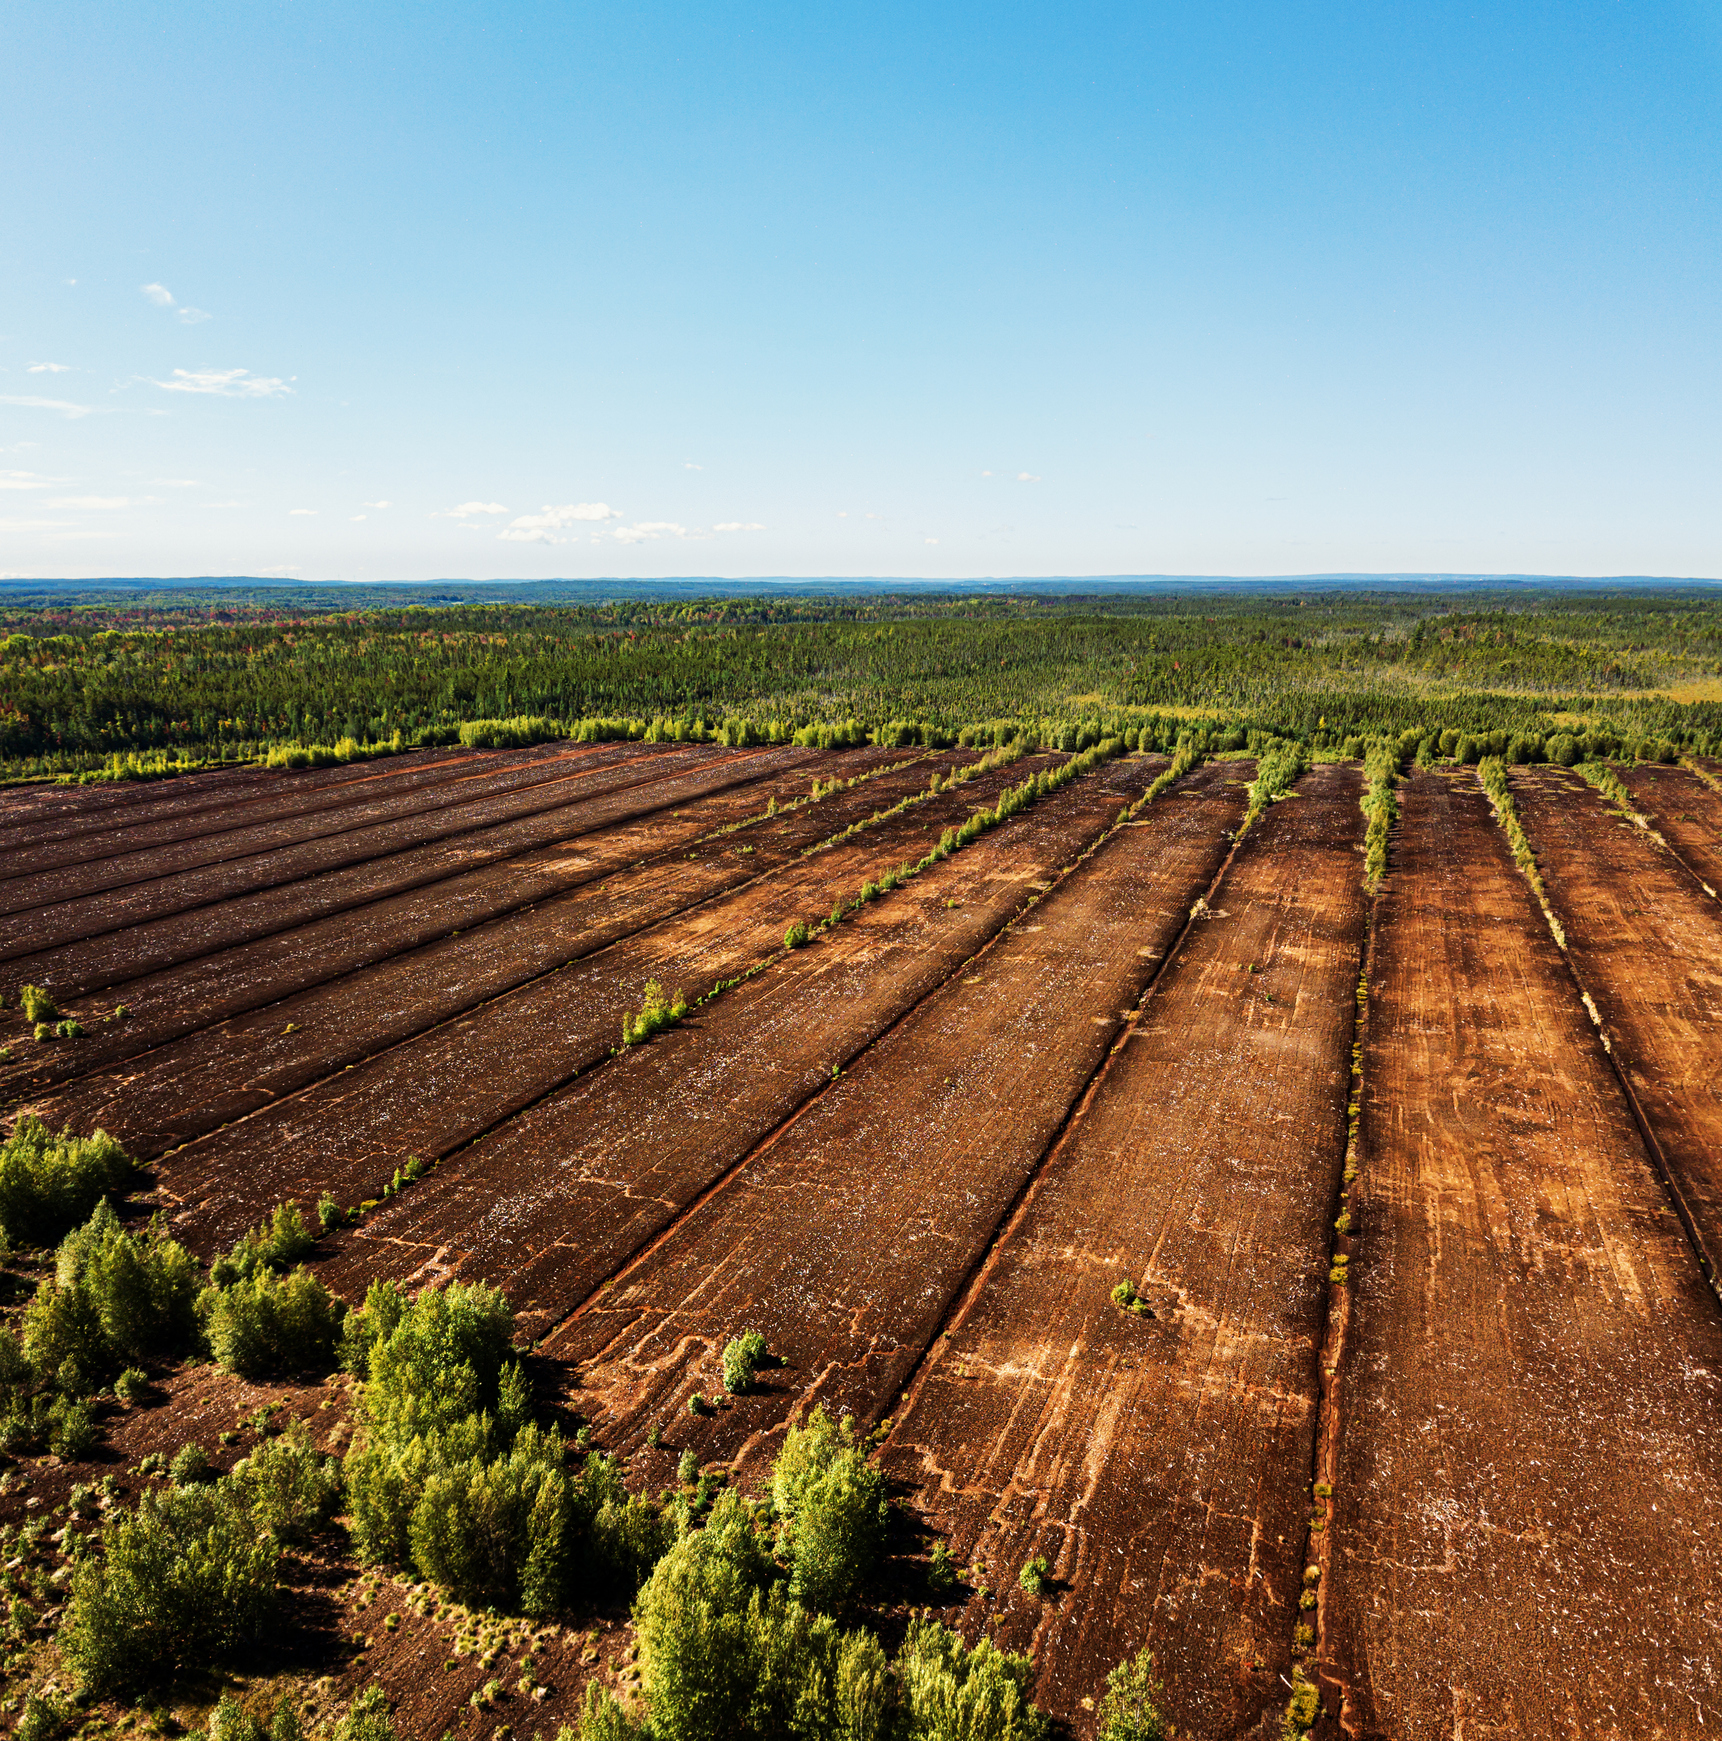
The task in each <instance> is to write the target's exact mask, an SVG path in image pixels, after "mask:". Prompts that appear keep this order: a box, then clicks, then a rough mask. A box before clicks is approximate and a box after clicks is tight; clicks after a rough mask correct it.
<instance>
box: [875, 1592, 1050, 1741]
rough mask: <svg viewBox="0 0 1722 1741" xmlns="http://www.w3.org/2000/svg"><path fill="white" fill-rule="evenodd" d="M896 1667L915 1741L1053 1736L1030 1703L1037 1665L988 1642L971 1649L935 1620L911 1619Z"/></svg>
mask: <svg viewBox="0 0 1722 1741" xmlns="http://www.w3.org/2000/svg"><path fill="white" fill-rule="evenodd" d="M897 1668H898V1673H899V1674H900V1676H901V1677H902V1683H903V1701H904V1704H905V1706H906V1707H907V1716H908V1720H909V1724H910V1726H911V1729H912V1733H913V1734H914V1735H915V1737H916V1741H1043V1738H1044V1737H1046V1736H1048V1735H1050V1733H1051V1728H1050V1725H1049V1724H1048V1722H1047V1720H1046V1718H1045V1717H1044V1716H1043V1715H1042V1714H1041V1713H1040V1712H1039V1711H1037V1710H1036V1709H1035V1708H1034V1706H1033V1705H1032V1704H1030V1703H1029V1698H1028V1689H1029V1683H1030V1681H1031V1680H1032V1679H1033V1675H1034V1665H1033V1663H1032V1662H1031V1661H1030V1660H1029V1659H1028V1658H1027V1657H1026V1656H1012V1655H1009V1654H1007V1653H1005V1652H1003V1651H1000V1650H996V1649H994V1647H993V1646H992V1644H991V1643H989V1642H988V1641H987V1640H986V1639H984V1638H983V1639H982V1640H981V1641H980V1643H979V1644H977V1645H976V1646H975V1647H974V1649H973V1650H970V1649H969V1648H968V1647H967V1646H966V1645H965V1644H964V1643H963V1641H962V1639H961V1638H960V1637H959V1636H958V1635H957V1634H956V1633H954V1632H952V1631H950V1630H948V1629H947V1628H946V1627H943V1626H941V1625H940V1624H939V1623H938V1622H937V1621H935V1620H916V1621H913V1622H911V1624H910V1626H909V1631H908V1634H907V1636H906V1637H905V1638H904V1640H903V1648H902V1650H901V1651H900V1652H899V1653H898V1657H897Z"/></svg>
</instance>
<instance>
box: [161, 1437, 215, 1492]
mask: <svg viewBox="0 0 1722 1741" xmlns="http://www.w3.org/2000/svg"><path fill="white" fill-rule="evenodd" d="M167 1472H168V1474H169V1475H170V1476H171V1477H172V1478H173V1484H174V1486H175V1487H195V1486H197V1485H198V1483H199V1482H202V1481H207V1480H208V1479H209V1476H210V1463H209V1453H208V1452H207V1451H205V1450H204V1448H203V1447H202V1446H201V1445H181V1446H180V1448H179V1449H178V1450H177V1451H175V1452H174V1454H173V1461H172V1462H171V1463H170V1464H168V1468H167Z"/></svg>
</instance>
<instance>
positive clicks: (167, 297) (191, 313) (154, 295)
mask: <svg viewBox="0 0 1722 1741" xmlns="http://www.w3.org/2000/svg"><path fill="white" fill-rule="evenodd" d="M138 288H139V289H140V290H142V291H143V293H144V295H145V296H147V297H148V298H149V299H150V301H151V302H153V303H154V304H155V305H156V307H157V308H171V309H172V310H173V312H174V313H175V314H177V315H178V316H179V318H180V321H181V323H182V324H183V325H185V326H196V325H197V323H198V322H199V321H200V320H208V319H209V318H210V316H209V314H208V312H207V311H206V310H204V309H201V308H190V307H187V305H186V304H185V303H183V302H176V301H174V296H173V292H172V291H171V290H169V289H168V287H167V286H166V285H165V284H142V285H139V287H138Z"/></svg>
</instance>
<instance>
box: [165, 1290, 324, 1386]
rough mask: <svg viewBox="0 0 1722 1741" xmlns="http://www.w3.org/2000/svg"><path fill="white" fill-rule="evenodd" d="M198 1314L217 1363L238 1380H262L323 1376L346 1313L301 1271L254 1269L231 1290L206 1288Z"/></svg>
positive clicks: (200, 1297)
mask: <svg viewBox="0 0 1722 1741" xmlns="http://www.w3.org/2000/svg"><path fill="white" fill-rule="evenodd" d="M198 1310H199V1312H200V1313H201V1314H202V1316H203V1320H204V1334H205V1335H206V1336H207V1337H208V1339H209V1346H210V1351H211V1352H212V1353H213V1354H214V1356H215V1358H216V1359H217V1360H218V1361H219V1362H220V1363H221V1364H222V1365H223V1366H225V1367H226V1368H227V1369H228V1371H229V1372H236V1373H238V1374H239V1375H240V1377H242V1378H262V1377H266V1376H268V1375H270V1374H274V1373H287V1372H324V1371H327V1370H328V1369H329V1367H330V1366H331V1365H333V1363H334V1352H335V1344H336V1341H337V1339H338V1338H339V1336H340V1333H341V1319H342V1315H343V1313H344V1312H345V1311H346V1308H345V1306H343V1305H342V1303H341V1302H340V1301H339V1300H337V1299H334V1298H333V1297H332V1296H331V1295H330V1293H329V1290H328V1289H327V1288H325V1287H324V1286H323V1284H322V1283H321V1282H320V1281H318V1280H317V1278H316V1277H315V1276H313V1275H312V1274H311V1273H310V1271H309V1270H307V1269H305V1268H304V1267H303V1266H301V1267H300V1268H299V1269H296V1270H294V1271H293V1273H292V1274H291V1275H288V1276H277V1275H276V1274H275V1273H274V1271H273V1270H270V1269H266V1268H265V1269H258V1270H257V1271H256V1272H255V1273H254V1274H253V1275H252V1276H251V1278H250V1279H249V1280H247V1281H239V1282H235V1283H233V1285H232V1286H231V1287H225V1288H223V1287H208V1288H205V1289H204V1290H203V1292H202V1294H201V1295H199V1297H198Z"/></svg>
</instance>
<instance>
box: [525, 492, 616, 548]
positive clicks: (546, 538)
mask: <svg viewBox="0 0 1722 1741" xmlns="http://www.w3.org/2000/svg"><path fill="white" fill-rule="evenodd" d="M621 517H622V510H621V509H620V508H612V507H611V506H610V504H609V503H608V502H564V503H563V504H562V505H561V506H560V507H553V506H552V505H551V504H550V503H548V502H547V503H545V505H544V507H543V508H542V509H541V510H540V511H539V512H538V513H536V514H522V515H521V516H520V518H519V519H518V520H510V521H509V523H508V524H507V525H506V526H504V527H503V529H502V530H501V531H500V532H498V533H497V537H498V538H501V539H504V540H506V541H507V542H508V543H510V544H560V543H562V542H564V540H563V539H561V538H559V537H558V536H557V534H558V533H559V532H565V531H566V530H567V529H568V528H569V527H570V526H577V525H581V524H588V523H591V522H593V521H603V520H619V519H621Z"/></svg>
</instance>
